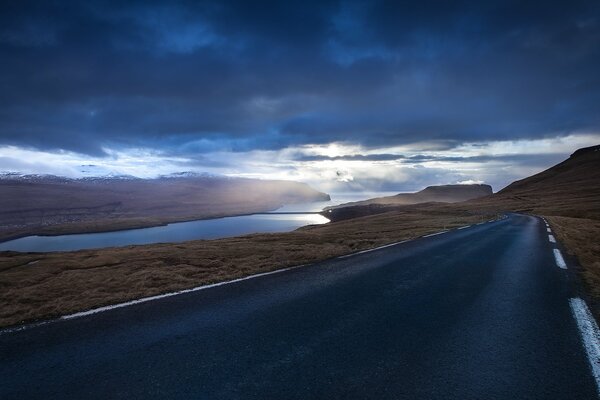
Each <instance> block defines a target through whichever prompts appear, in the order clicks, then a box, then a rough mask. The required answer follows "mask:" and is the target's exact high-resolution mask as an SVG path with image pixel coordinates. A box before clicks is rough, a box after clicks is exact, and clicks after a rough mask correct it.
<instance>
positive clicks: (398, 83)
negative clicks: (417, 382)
mask: <svg viewBox="0 0 600 400" xmlns="http://www.w3.org/2000/svg"><path fill="white" fill-rule="evenodd" d="M262 5H263V7H258V6H257V7H248V6H247V4H245V3H244V2H231V3H227V4H223V3H220V2H212V1H205V2H200V3H197V4H189V3H186V2H169V3H162V2H157V3H152V4H144V3H139V2H136V1H131V2H120V3H112V2H105V1H92V2H89V3H86V4H78V3H76V2H73V3H71V2H68V3H65V4H48V3H40V2H19V3H15V4H4V5H2V6H1V8H0V26H2V28H0V54H1V55H2V58H3V60H6V62H4V63H3V64H2V65H1V66H0V74H1V75H0V76H3V77H5V78H6V79H3V80H0V87H2V89H3V90H2V91H1V93H2V94H1V95H0V105H2V118H1V119H0V171H15V172H19V173H25V174H39V173H48V174H54V175H58V176H67V177H83V176H103V175H107V174H115V175H133V176H137V177H142V178H148V177H155V176H159V175H165V174H170V173H175V172H179V171H192V172H198V173H211V174H219V175H225V176H234V177H249V178H260V179H284V180H293V181H300V182H304V183H307V184H309V185H311V186H313V187H315V188H317V189H319V190H321V191H325V192H360V191H371V192H373V191H415V190H419V189H420V188H423V187H426V186H430V185H439V184H456V183H463V182H473V183H486V184H489V185H491V186H492V187H493V188H494V190H495V191H497V190H499V189H500V188H503V187H505V186H506V185H508V184H510V183H511V182H513V181H515V180H517V179H521V178H524V177H526V176H530V175H532V174H534V173H537V172H540V171H542V170H544V169H546V168H548V167H550V166H552V165H554V164H556V163H558V162H560V161H562V160H563V159H565V158H567V157H568V156H569V154H571V153H572V152H573V151H575V150H576V149H577V148H581V147H587V146H591V145H595V144H598V143H600V117H599V116H600V112H599V110H598V106H597V104H599V102H598V100H599V99H598V84H597V78H596V75H597V72H596V71H597V70H598V69H600V50H599V48H598V46H597V45H596V43H597V38H598V37H600V22H599V21H598V19H597V18H595V17H594V16H595V15H598V11H599V9H600V5H599V4H598V3H594V2H587V1H574V2H569V3H568V4H560V5H554V6H552V7H543V8H541V7H539V6H537V5H535V4H533V3H531V4H527V3H516V2H515V3H506V2H488V3H486V4H484V5H481V4H480V5H477V6H465V5H448V4H446V3H445V2H433V3H432V4H431V6H427V5H422V4H408V5H398V4H395V3H388V2H385V1H377V2H370V3H362V2H353V1H350V2H337V1H331V2H329V1H327V2H314V3H311V2H309V3H302V4H295V3H285V4H281V3H278V2H274V3H269V2H266V3H264V4H262ZM392 16H393V17H392ZM515 16H518V17H515Z"/></svg>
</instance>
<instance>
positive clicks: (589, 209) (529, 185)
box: [465, 145, 600, 219]
mask: <svg viewBox="0 0 600 400" xmlns="http://www.w3.org/2000/svg"><path fill="white" fill-rule="evenodd" d="M465 206H472V207H474V208H478V209H479V208H484V209H498V210H511V211H520V212H529V213H533V214H538V215H558V216H564V217H574V218H591V219H600V145H597V146H592V147H586V148H582V149H579V150H577V151H576V152H574V153H573V154H571V156H570V157H569V158H568V159H566V160H565V161H563V162H561V163H560V164H557V165H555V166H553V167H550V168H548V169H547V170H545V171H542V172H540V173H539V174H535V175H532V176H530V177H527V178H525V179H521V180H518V181H515V182H513V183H511V184H510V185H508V186H507V187H505V188H504V189H502V190H501V191H499V192H498V193H496V194H494V195H493V196H491V197H487V198H483V199H477V200H472V201H470V202H467V203H465Z"/></svg>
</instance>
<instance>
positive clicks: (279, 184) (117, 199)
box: [0, 173, 329, 239]
mask: <svg viewBox="0 0 600 400" xmlns="http://www.w3.org/2000/svg"><path fill="white" fill-rule="evenodd" d="M326 200H329V195H327V194H325V193H321V192H319V191H317V190H315V189H313V188H311V187H310V186H308V185H306V184H304V183H300V182H292V181H277V180H259V179H245V178H231V177H224V176H215V175H206V174H188V173H185V174H177V175H172V176H166V177H159V178H156V179H141V178H136V177H131V176H105V177H94V178H92V177H87V178H81V179H70V178H63V177H56V176H53V175H20V174H14V173H13V174H3V175H2V176H0V221H1V223H0V239H1V238H7V237H14V236H22V235H31V234H52V233H75V232H90V231H106V230H114V229H127V228H135V227H146V226H155V225H161V224H166V223H169V222H176V221H184V220H192V219H203V218H215V217H222V216H232V215H241V214H251V213H256V212H265V211H271V210H275V209H277V208H279V207H282V206H283V205H285V204H294V203H307V202H313V201H326Z"/></svg>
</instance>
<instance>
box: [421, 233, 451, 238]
mask: <svg viewBox="0 0 600 400" xmlns="http://www.w3.org/2000/svg"><path fill="white" fill-rule="evenodd" d="M446 232H448V231H441V232H436V233H430V234H429V235H425V236H423V237H424V238H426V237H432V236H437V235H441V234H442V233H446Z"/></svg>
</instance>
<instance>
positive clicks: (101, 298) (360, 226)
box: [0, 206, 489, 326]
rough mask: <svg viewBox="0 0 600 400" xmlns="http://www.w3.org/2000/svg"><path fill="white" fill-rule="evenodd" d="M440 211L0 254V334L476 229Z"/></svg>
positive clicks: (469, 218)
mask: <svg viewBox="0 0 600 400" xmlns="http://www.w3.org/2000/svg"><path fill="white" fill-rule="evenodd" d="M484 218H486V219H487V218H489V216H483V215H474V214H472V213H469V212H456V211H455V210H452V209H449V208H447V207H444V206H437V207H430V208H427V207H425V208H405V209H403V210H396V211H392V212H389V213H385V214H379V215H375V216H369V217H363V218H356V219H352V220H347V221H341V222H337V223H332V224H327V225H322V226H312V227H305V228H301V229H299V230H296V231H294V232H289V233H280V234H255V235H247V236H242V237H235V238H228V239H218V240H197V241H190V242H184V243H172V244H156V245H143V246H128V247H121V248H108V249H100V250H82V251H76V252H62V253H10V252H4V253H0V304H1V305H2V307H1V308H0V326H9V325H16V324H21V323H25V322H31V321H35V320H39V319H49V318H53V317H58V316H60V315H65V314H69V313H73V312H77V311H82V310H87V309H91V308H96V307H100V306H104V305H109V304H115V303H119V302H123V301H127V300H132V299H136V298H141V297H146V296H152V295H156V294H160V293H166V292H171V291H175V290H181V289H187V288H191V287H195V286H199V285H204V284H208V283H214V282H219V281H226V280H231V279H235V278H240V277H243V276H248V275H252V274H256V273H260V272H267V271H272V270H275V269H280V268H284V267H289V266H294V265H301V264H306V263H312V262H316V261H320V260H325V259H328V258H332V257H336V256H339V255H343V254H348V253H351V252H354V251H360V250H364V249H368V248H372V247H376V246H380V245H384V244H388V243H391V242H395V241H400V240H405V239H409V238H415V237H418V236H422V235H426V234H429V233H433V232H438V231H441V230H444V229H450V228H454V227H459V226H463V225H468V224H471V223H474V222H478V221H481V220H482V219H484Z"/></svg>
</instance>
